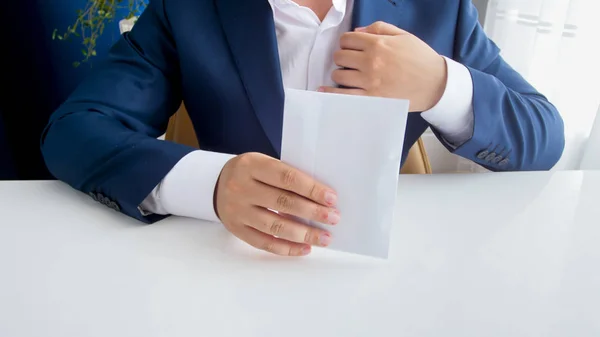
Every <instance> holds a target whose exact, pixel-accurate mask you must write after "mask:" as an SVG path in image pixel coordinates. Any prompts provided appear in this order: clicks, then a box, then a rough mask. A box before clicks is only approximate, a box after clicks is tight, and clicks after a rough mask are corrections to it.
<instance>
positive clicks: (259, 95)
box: [215, 0, 404, 155]
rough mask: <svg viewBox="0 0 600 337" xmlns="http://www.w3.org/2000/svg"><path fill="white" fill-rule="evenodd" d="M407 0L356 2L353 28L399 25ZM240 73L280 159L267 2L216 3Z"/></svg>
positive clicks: (275, 61)
mask: <svg viewBox="0 0 600 337" xmlns="http://www.w3.org/2000/svg"><path fill="white" fill-rule="evenodd" d="M403 1H404V0H395V1H391V0H355V3H354V12H353V18H352V28H353V29H354V28H356V27H361V26H367V25H370V24H371V23H373V22H375V21H378V20H382V21H386V22H389V23H391V24H398V21H399V15H398V13H399V11H398V10H396V9H398V7H400V4H401V3H402V2H403ZM215 3H216V7H217V12H218V15H219V17H220V18H221V24H222V27H223V31H224V33H225V36H226V37H227V42H228V44H229V48H230V49H231V53H232V55H233V58H234V60H235V62H236V66H237V68H238V73H239V75H240V78H241V80H242V82H243V83H244V87H245V89H246V93H247V95H248V99H249V100H250V103H251V104H252V108H253V109H254V112H255V113H256V116H257V117H258V120H259V121H260V124H261V125H262V127H263V129H264V131H265V133H266V135H267V137H268V138H269V140H270V142H271V144H272V145H273V148H274V149H275V152H276V153H277V155H281V136H282V127H283V105H284V91H283V82H282V79H281V66H280V64H279V52H278V50H277V36H276V33H275V23H274V21H273V12H272V10H271V6H270V5H269V2H268V1H267V0H243V1H240V0H216V1H215Z"/></svg>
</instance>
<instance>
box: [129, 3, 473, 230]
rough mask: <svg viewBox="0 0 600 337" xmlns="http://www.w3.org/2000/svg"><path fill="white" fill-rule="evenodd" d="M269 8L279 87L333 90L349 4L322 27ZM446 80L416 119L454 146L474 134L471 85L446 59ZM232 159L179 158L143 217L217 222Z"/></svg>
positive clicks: (310, 17) (278, 6)
mask: <svg viewBox="0 0 600 337" xmlns="http://www.w3.org/2000/svg"><path fill="white" fill-rule="evenodd" d="M269 3H270V4H271V8H272V9H273V18H274V20H275V29H276V33H277V43H278V50H279V58H280V64H281V73H282V77H283V84H284V87H286V88H293V89H302V90H317V89H318V88H319V87H320V86H333V85H335V83H334V82H333V80H332V79H331V73H332V72H333V70H335V69H337V68H338V66H336V64H335V63H334V61H333V54H334V52H335V51H336V50H337V49H339V39H340V37H341V35H342V34H344V33H345V32H348V31H349V30H350V29H351V24H352V11H353V7H354V0H333V6H332V7H331V9H330V10H329V12H328V13H327V16H326V17H325V19H324V20H323V21H322V22H321V21H320V20H319V18H318V17H317V15H316V14H315V13H314V12H313V11H312V10H311V9H309V8H306V7H302V6H299V5H298V4H296V3H295V2H293V1H292V0H269ZM446 64H447V69H448V79H447V84H446V90H445V92H444V94H443V96H442V98H441V100H440V102H438V104H437V105H436V106H434V107H433V108H432V109H431V110H428V111H426V112H423V113H422V114H421V116H422V117H423V118H424V119H425V120H426V121H427V122H429V123H430V124H431V125H432V126H433V127H434V128H435V129H436V130H438V131H439V132H440V133H441V134H442V136H443V137H444V139H445V140H446V141H447V142H448V143H449V144H451V145H453V146H459V145H461V144H463V143H464V142H465V141H467V140H468V139H470V138H471V137H472V133H473V106H472V100H473V81H472V79H471V75H470V73H469V71H468V69H467V68H466V67H465V66H463V65H461V64H459V63H457V62H455V61H453V60H451V59H448V58H446ZM233 157H234V156H233V155H229V154H221V153H215V152H208V151H202V150H197V151H194V152H191V153H189V154H188V155H187V156H185V157H183V158H182V159H181V160H180V161H179V162H178V163H177V164H176V165H175V166H174V167H173V169H172V170H171V171H170V172H169V173H168V174H167V176H166V177H165V178H164V179H163V181H162V182H161V183H160V184H159V185H158V186H157V187H156V188H155V189H154V190H153V191H152V193H150V195H148V197H147V198H146V199H145V200H144V201H143V202H142V204H141V205H140V207H139V209H140V211H141V212H142V213H144V214H148V213H155V214H172V215H178V216H185V217H192V218H197V219H203V220H209V221H215V222H218V221H219V219H218V217H217V215H216V214H215V211H214V206H213V195H214V189H215V185H216V183H217V179H218V177H219V175H220V173H221V169H222V168H223V166H224V165H225V163H226V162H227V161H228V160H229V159H231V158H233Z"/></svg>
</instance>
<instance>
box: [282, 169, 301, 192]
mask: <svg viewBox="0 0 600 337" xmlns="http://www.w3.org/2000/svg"><path fill="white" fill-rule="evenodd" d="M297 179H298V174H297V173H296V171H295V170H294V169H291V168H288V169H285V170H284V171H283V173H282V174H281V182H282V184H283V186H284V187H291V186H294V185H295V184H296V180H297Z"/></svg>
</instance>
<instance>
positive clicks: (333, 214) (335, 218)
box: [327, 210, 340, 225]
mask: <svg viewBox="0 0 600 337" xmlns="http://www.w3.org/2000/svg"><path fill="white" fill-rule="evenodd" d="M327 221H328V222H329V223H330V224H332V225H337V223H338V222H340V213H339V212H338V211H337V210H336V211H330V212H329V214H328V215H327Z"/></svg>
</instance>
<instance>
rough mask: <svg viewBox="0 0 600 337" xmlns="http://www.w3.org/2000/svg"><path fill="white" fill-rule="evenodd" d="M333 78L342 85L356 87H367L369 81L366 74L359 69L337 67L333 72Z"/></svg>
mask: <svg viewBox="0 0 600 337" xmlns="http://www.w3.org/2000/svg"><path fill="white" fill-rule="evenodd" d="M331 79H332V80H333V81H334V82H335V83H337V84H339V85H342V86H345V87H349V88H356V89H365V88H366V87H367V81H366V79H365V74H364V73H362V72H360V71H358V70H351V69H336V70H334V71H333V73H332V74H331Z"/></svg>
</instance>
